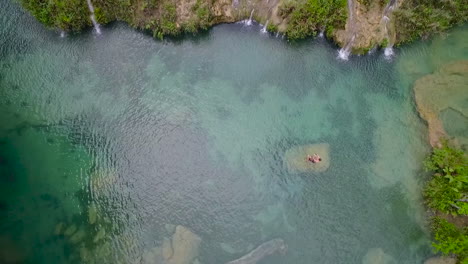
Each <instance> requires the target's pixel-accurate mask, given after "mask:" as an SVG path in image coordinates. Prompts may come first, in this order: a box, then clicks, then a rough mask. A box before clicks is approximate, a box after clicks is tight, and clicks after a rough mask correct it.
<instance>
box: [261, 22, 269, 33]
mask: <svg viewBox="0 0 468 264" xmlns="http://www.w3.org/2000/svg"><path fill="white" fill-rule="evenodd" d="M267 27H268V20H267V21H266V23H265V25H264V26H263V28H262V30H261V32H262V33H267V32H268V31H267Z"/></svg>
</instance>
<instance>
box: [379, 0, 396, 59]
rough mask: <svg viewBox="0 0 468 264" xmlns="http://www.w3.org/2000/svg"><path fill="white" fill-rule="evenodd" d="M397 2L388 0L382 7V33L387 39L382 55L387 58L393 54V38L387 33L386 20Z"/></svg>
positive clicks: (388, 20)
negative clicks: (383, 7)
mask: <svg viewBox="0 0 468 264" xmlns="http://www.w3.org/2000/svg"><path fill="white" fill-rule="evenodd" d="M396 3H397V0H390V1H389V2H388V4H387V6H386V7H385V9H384V12H383V15H382V23H383V24H384V34H385V38H386V39H387V40H388V44H387V47H385V49H384V55H385V57H387V58H390V57H392V56H393V54H394V52H393V44H394V43H393V41H394V40H393V38H392V37H391V36H390V34H389V30H388V22H390V17H389V16H390V14H391V13H392V11H393V9H394V8H395V5H396Z"/></svg>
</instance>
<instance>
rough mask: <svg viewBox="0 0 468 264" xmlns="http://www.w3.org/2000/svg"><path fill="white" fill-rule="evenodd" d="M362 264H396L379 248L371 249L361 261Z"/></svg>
mask: <svg viewBox="0 0 468 264" xmlns="http://www.w3.org/2000/svg"><path fill="white" fill-rule="evenodd" d="M362 264H397V262H396V261H395V259H394V258H393V257H392V256H390V255H388V254H386V253H385V252H384V251H383V249H381V248H371V249H369V251H367V254H366V255H365V256H364V258H363V259H362Z"/></svg>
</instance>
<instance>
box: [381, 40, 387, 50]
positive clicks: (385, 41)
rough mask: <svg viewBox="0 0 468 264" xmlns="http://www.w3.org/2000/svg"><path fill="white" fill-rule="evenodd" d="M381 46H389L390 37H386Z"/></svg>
mask: <svg viewBox="0 0 468 264" xmlns="http://www.w3.org/2000/svg"><path fill="white" fill-rule="evenodd" d="M380 46H381V47H382V48H386V47H387V46H388V38H384V39H383V40H382V42H381V43H380Z"/></svg>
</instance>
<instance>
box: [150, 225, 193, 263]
mask: <svg viewBox="0 0 468 264" xmlns="http://www.w3.org/2000/svg"><path fill="white" fill-rule="evenodd" d="M201 241H202V240H201V238H200V237H199V236H197V235H196V234H194V233H193V232H192V231H190V230H189V229H188V228H186V227H184V226H180V225H179V226H176V228H175V233H174V234H173V235H172V238H170V239H169V238H165V239H164V241H163V244H162V246H161V247H154V248H152V249H151V250H149V251H147V252H145V254H144V255H143V257H142V263H145V264H150V263H151V264H154V263H157V264H192V263H193V262H194V261H195V260H196V258H197V257H198V251H199V248H200V244H201Z"/></svg>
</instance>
